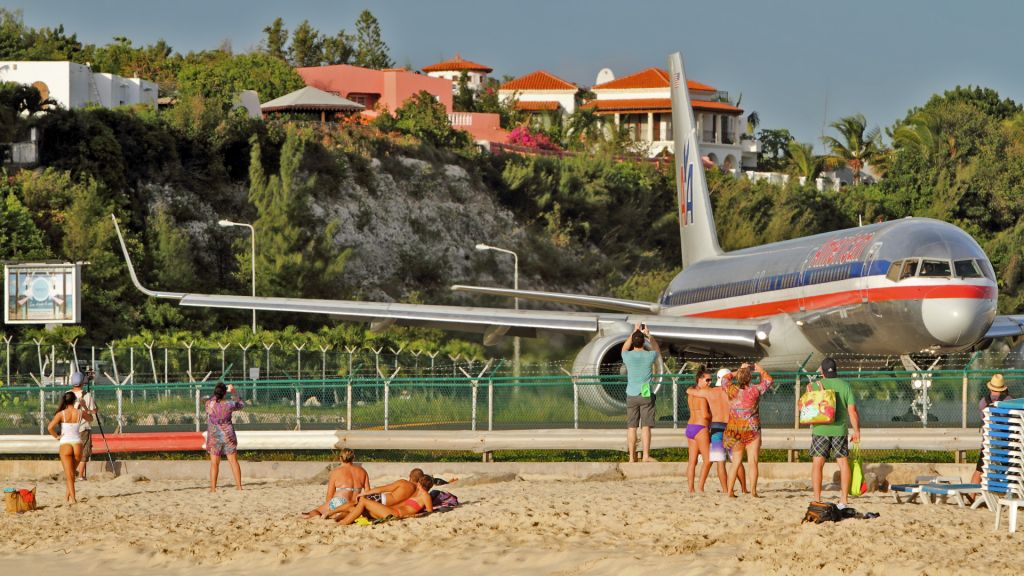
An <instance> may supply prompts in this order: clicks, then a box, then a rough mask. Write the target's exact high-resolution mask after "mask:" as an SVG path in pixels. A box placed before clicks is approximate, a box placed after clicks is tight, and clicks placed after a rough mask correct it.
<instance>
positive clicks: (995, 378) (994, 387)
mask: <svg viewBox="0 0 1024 576" xmlns="http://www.w3.org/2000/svg"><path fill="white" fill-rule="evenodd" d="M986 386H988V389H989V390H991V391H993V392H1003V391H1005V390H1006V383H1005V382H1003V375H1002V374H993V375H992V379H991V380H989V381H988V383H987V384H986Z"/></svg>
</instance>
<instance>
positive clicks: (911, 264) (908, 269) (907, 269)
mask: <svg viewBox="0 0 1024 576" xmlns="http://www.w3.org/2000/svg"><path fill="white" fill-rule="evenodd" d="M914 276H917V260H905V261H904V262H903V270H902V271H901V272H900V280H903V279H904V278H913V277H914Z"/></svg>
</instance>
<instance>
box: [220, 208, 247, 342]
mask: <svg viewBox="0 0 1024 576" xmlns="http://www.w3.org/2000/svg"><path fill="white" fill-rule="evenodd" d="M217 224H219V225H220V226H221V227H223V228H227V227H230V226H244V227H246V228H248V229H249V237H250V239H251V240H252V248H251V255H252V295H253V298H255V297H256V229H255V228H253V227H252V224H245V223H244V222H232V221H231V220H221V221H219V222H217ZM252 333H253V334H255V333H256V309H255V308H253V309H252Z"/></svg>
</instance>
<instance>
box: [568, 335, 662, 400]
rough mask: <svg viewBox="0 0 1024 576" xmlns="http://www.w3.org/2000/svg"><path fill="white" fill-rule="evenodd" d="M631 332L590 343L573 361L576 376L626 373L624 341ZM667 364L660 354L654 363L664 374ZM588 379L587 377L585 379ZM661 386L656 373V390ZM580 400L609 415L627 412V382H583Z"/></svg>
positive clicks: (656, 371)
mask: <svg viewBox="0 0 1024 576" xmlns="http://www.w3.org/2000/svg"><path fill="white" fill-rule="evenodd" d="M630 334H631V332H622V333H619V334H610V335H605V336H598V337H597V338H594V339H593V340H591V341H590V342H588V343H587V345H586V346H584V347H583V349H581V350H580V352H579V354H577V355H576V360H575V361H573V364H572V373H573V376H576V377H579V376H584V377H586V376H602V375H603V376H606V375H622V376H625V374H626V367H625V366H624V365H623V364H622V344H623V342H625V341H626V338H629V336H630ZM664 371H665V370H664V365H663V364H662V359H661V358H660V357H659V358H658V361H657V363H656V364H655V366H654V372H655V374H662V373H664ZM583 381H584V382H585V381H586V379H584V380H583ZM660 385H661V379H660V378H659V377H657V376H655V382H654V389H655V393H657V391H658V387H659V386H660ZM579 394H580V400H582V401H583V402H586V403H587V405H588V406H590V407H592V408H594V409H596V410H599V411H601V412H603V413H605V414H625V412H626V383H625V381H623V382H622V383H614V384H580V386H579Z"/></svg>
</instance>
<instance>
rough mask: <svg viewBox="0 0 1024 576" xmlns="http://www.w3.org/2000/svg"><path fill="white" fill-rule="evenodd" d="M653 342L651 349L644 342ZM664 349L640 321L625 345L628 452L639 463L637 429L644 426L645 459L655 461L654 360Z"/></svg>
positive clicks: (642, 438) (623, 346)
mask: <svg viewBox="0 0 1024 576" xmlns="http://www.w3.org/2000/svg"><path fill="white" fill-rule="evenodd" d="M645 341H647V342H650V343H651V349H650V350H647V349H645V347H644V342H645ZM660 353H661V349H660V348H659V347H658V342H657V341H656V340H655V339H654V337H653V336H651V331H650V330H649V329H648V328H647V326H646V325H645V324H641V323H639V322H638V323H637V325H636V329H635V330H634V331H633V333H632V334H631V335H630V337H629V338H627V339H626V341H625V342H623V344H622V363H623V364H624V365H625V366H626V426H628V428H627V429H626V451H627V452H628V453H629V461H630V462H636V429H637V426H639V427H640V441H641V443H642V445H643V461H644V462H654V461H655V460H654V458H651V427H652V426H654V419H655V414H654V400H655V398H654V392H653V391H652V390H651V385H652V381H653V379H654V363H655V361H657V359H658V356H659V354H660Z"/></svg>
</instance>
